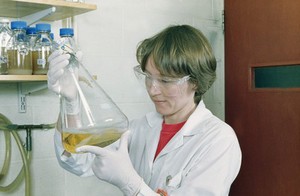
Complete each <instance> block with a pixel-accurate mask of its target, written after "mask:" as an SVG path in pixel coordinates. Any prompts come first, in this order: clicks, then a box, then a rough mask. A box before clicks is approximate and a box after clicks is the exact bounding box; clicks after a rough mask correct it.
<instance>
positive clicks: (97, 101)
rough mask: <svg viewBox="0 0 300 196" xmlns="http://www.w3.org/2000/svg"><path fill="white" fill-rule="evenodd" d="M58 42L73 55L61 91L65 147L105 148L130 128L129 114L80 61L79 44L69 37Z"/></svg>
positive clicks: (69, 148)
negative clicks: (78, 55)
mask: <svg viewBox="0 0 300 196" xmlns="http://www.w3.org/2000/svg"><path fill="white" fill-rule="evenodd" d="M70 36H71V37H69V38H67V39H71V38H72V36H73V35H70ZM64 38H66V37H64ZM72 42H74V41H72ZM56 44H57V43H56ZM58 44H59V48H60V49H61V50H63V51H64V52H66V53H69V54H70V55H71V58H70V61H69V62H70V63H69V65H68V66H67V67H66V68H65V70H64V75H63V76H62V78H61V80H60V84H61V85H60V86H61V92H64V93H65V94H61V103H60V107H61V109H60V112H61V121H62V140H63V145H64V148H65V150H67V151H68V152H71V153H75V149H76V148H77V147H80V146H83V145H94V146H100V147H105V146H107V145H109V144H111V143H113V142H115V141H116V140H118V139H119V138H120V136H121V135H122V133H124V132H125V131H126V130H127V129H128V119H127V117H126V116H125V115H124V114H123V112H122V111H121V110H120V109H119V108H118V106H117V105H116V104H115V103H114V102H113V100H112V99H111V98H110V97H109V96H108V95H107V94H106V92H105V91H104V90H103V89H102V88H101V87H100V86H99V84H98V83H97V82H96V81H95V80H94V78H93V77H92V76H91V74H90V73H89V72H88V71H87V70H86V69H85V67H84V66H83V65H82V63H80V62H79V61H78V60H77V58H76V56H75V55H74V53H75V52H76V47H74V46H72V45H70V43H68V41H66V40H63V41H60V42H59V43H58ZM56 48H57V46H56ZM63 88H65V89H63Z"/></svg>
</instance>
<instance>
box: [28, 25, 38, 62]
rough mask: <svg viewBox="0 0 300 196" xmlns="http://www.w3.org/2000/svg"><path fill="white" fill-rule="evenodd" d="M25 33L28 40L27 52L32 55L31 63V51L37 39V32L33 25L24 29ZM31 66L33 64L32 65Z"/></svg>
mask: <svg viewBox="0 0 300 196" xmlns="http://www.w3.org/2000/svg"><path fill="white" fill-rule="evenodd" d="M26 35H27V39H28V42H29V52H30V53H31V55H32V64H33V61H34V60H33V51H34V45H35V42H36V39H37V32H36V28H35V27H27V29H26ZM32 68H33V65H32Z"/></svg>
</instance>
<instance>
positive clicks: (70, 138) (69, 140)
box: [62, 129, 122, 153]
mask: <svg viewBox="0 0 300 196" xmlns="http://www.w3.org/2000/svg"><path fill="white" fill-rule="evenodd" d="M121 135H122V133H120V132H119V131H117V130H114V129H110V130H107V131H104V132H102V133H97V134H95V133H93V134H90V133H82V132H81V133H68V132H63V133H62V143H63V146H64V148H65V150H66V151H68V152H70V153H76V148H78V147H80V146H84V145H91V146H99V147H105V146H108V145H109V144H112V143H113V142H115V141H117V140H118V139H119V138H120V137H121Z"/></svg>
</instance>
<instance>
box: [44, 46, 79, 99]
mask: <svg viewBox="0 0 300 196" xmlns="http://www.w3.org/2000/svg"><path fill="white" fill-rule="evenodd" d="M76 57H77V59H78V60H79V61H81V59H82V52H81V51H79V52H77V53H76ZM69 59H70V55H69V54H64V53H63V52H62V51H61V50H56V51H54V52H53V53H52V54H51V55H50V56H49V58H48V62H49V70H48V73H47V76H48V88H49V89H50V90H52V91H53V92H55V93H57V94H60V95H61V96H64V97H65V98H67V99H68V100H69V101H72V100H74V99H75V98H76V93H77V91H76V86H75V85H74V82H73V78H72V75H70V74H67V72H68V70H67V69H66V67H67V65H68V64H69ZM75 72H76V70H75ZM75 75H77V73H75Z"/></svg>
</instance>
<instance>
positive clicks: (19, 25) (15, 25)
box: [10, 21, 27, 29]
mask: <svg viewBox="0 0 300 196" xmlns="http://www.w3.org/2000/svg"><path fill="white" fill-rule="evenodd" d="M10 26H11V29H26V26H27V23H26V22H25V21H12V22H11V23H10Z"/></svg>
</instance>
